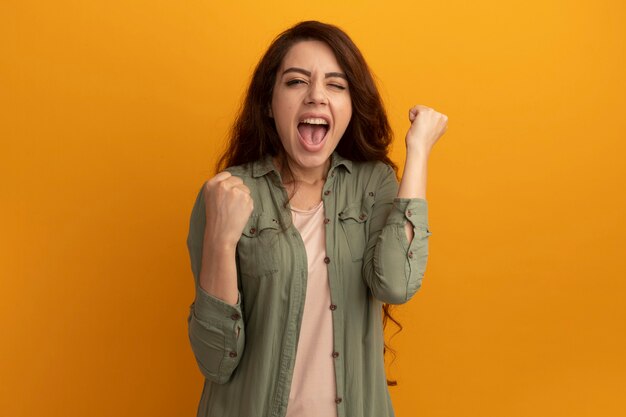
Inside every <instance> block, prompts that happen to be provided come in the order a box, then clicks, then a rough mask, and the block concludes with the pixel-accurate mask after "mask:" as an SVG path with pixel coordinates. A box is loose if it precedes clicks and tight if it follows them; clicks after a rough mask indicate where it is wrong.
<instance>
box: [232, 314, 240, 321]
mask: <svg viewBox="0 0 626 417" xmlns="http://www.w3.org/2000/svg"><path fill="white" fill-rule="evenodd" d="M230 318H231V319H233V320H239V319H240V318H241V316H240V315H239V313H233V315H232V316H230Z"/></svg>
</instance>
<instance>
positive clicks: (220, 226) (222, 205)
mask: <svg viewBox="0 0 626 417" xmlns="http://www.w3.org/2000/svg"><path fill="white" fill-rule="evenodd" d="M203 194H204V204H205V212H206V230H205V233H206V234H208V236H209V237H210V238H211V242H212V243H213V244H216V245H227V246H230V247H235V246H237V242H238V241H239V238H240V237H241V233H242V232H243V228H244V227H245V225H246V223H247V222H248V219H249V218H250V214H252V210H253V209H254V204H253V201H252V197H251V196H250V189H249V188H248V187H246V185H245V184H244V183H243V180H242V179H241V178H239V177H235V176H233V175H231V174H230V173H229V172H227V171H223V172H220V173H219V174H217V175H216V176H214V177H213V178H211V179H210V180H208V181H207V182H206V184H205V185H204V189H203Z"/></svg>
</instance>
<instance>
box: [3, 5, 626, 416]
mask: <svg viewBox="0 0 626 417" xmlns="http://www.w3.org/2000/svg"><path fill="white" fill-rule="evenodd" d="M625 8H626V6H625V5H624V2H623V1H621V0H598V1H594V2H588V1H585V2H583V1H556V0H541V1H539V0H527V1H495V0H492V1H487V0H476V1H473V2H469V1H460V0H455V1H428V2H427V1H416V0H412V1H408V2H380V1H377V2H373V1H364V2H356V1H353V2H350V3H344V2H339V1H318V2H305V3H302V2H294V1H275V2H247V3H245V2H240V1H239V2H228V3H227V2H210V1H155V0H150V1H148V0H142V1H120V0H109V1H102V0H100V1H78V0H75V1H70V0H59V1H32V0H31V1H24V0H22V1H18V0H8V1H6V0H5V1H2V2H1V3H0V100H1V102H0V104H1V108H0V138H1V145H0V195H1V198H2V200H1V204H0V245H1V246H0V262H1V263H0V274H1V281H0V285H1V286H0V297H1V298H0V338H1V343H0V415H2V416H6V417H18V416H19V417H21V416H39V415H47V416H92V417H99V416H191V415H195V414H194V413H195V409H196V406H197V402H198V399H199V396H200V391H201V375H200V373H199V371H198V370H197V368H196V365H195V362H194V359H193V356H192V353H191V350H190V347H189V344H188V340H187V333H186V332H187V330H186V318H187V313H188V306H189V304H190V303H191V301H192V298H193V284H192V275H191V271H190V267H189V261H188V258H187V252H186V247H185V239H186V233H187V225H188V218H189V214H190V210H191V207H192V204H193V201H194V198H195V195H196V192H197V191H198V189H199V187H200V185H201V184H202V182H203V181H204V180H205V179H206V178H208V177H209V176H211V175H212V167H213V163H214V161H215V159H216V155H217V154H218V151H219V150H220V149H221V148H222V146H223V141H224V138H225V135H226V132H227V129H228V127H229V124H230V122H231V121H232V118H233V115H234V114H235V111H236V109H237V106H238V103H239V101H240V99H241V97H242V94H243V92H244V88H245V86H246V84H247V81H248V79H249V75H250V73H251V71H252V69H253V67H254V65H255V64H256V62H257V60H258V59H259V57H260V56H261V54H262V53H263V51H264V50H265V48H266V47H267V46H268V44H269V42H270V41H271V39H272V38H273V37H274V36H275V35H276V34H277V33H278V32H279V31H281V30H283V29H285V28H286V27H288V26H290V25H292V24H293V23H295V22H297V21H299V20H305V19H311V18H313V19H319V20H322V21H327V22H332V23H335V24H337V25H339V26H341V27H343V28H344V29H345V30H346V31H347V32H348V33H349V34H350V35H351V36H352V37H353V39H354V40H355V42H356V43H357V44H358V45H359V46H360V48H361V49H362V51H363V53H364V54H365V56H366V58H367V59H368V61H369V63H370V65H371V67H372V69H373V70H374V72H375V74H376V75H377V77H378V79H379V80H380V83H381V89H382V93H383V96H384V98H385V102H386V104H387V107H388V110H389V114H390V118H391V121H392V124H393V127H394V131H395V132H396V141H395V144H394V149H393V159H394V160H395V161H397V162H402V157H403V152H404V151H403V137H404V133H405V131H406V129H407V127H408V121H407V110H408V108H409V107H410V106H412V105H413V104H418V103H419V104H425V105H428V106H431V107H434V108H435V109H437V110H438V111H441V112H443V113H445V114H447V115H448V116H449V118H450V121H449V129H448V132H447V133H446V135H445V136H444V137H443V138H442V139H441V140H440V142H439V143H438V144H437V145H436V146H435V148H434V151H433V153H432V156H431V159H430V164H429V178H428V201H429V210H430V217H429V220H430V226H431V231H432V233H433V235H432V236H431V238H430V239H431V240H430V245H431V246H430V254H431V255H430V259H429V262H428V269H427V272H426V277H425V280H424V284H423V288H422V290H421V292H419V293H418V295H417V296H416V297H415V298H414V299H413V300H412V301H411V302H410V303H409V304H407V305H405V306H402V307H400V308H399V309H397V310H396V312H397V315H398V316H399V317H400V319H401V321H402V322H403V324H404V326H405V329H404V331H403V332H402V333H400V334H399V335H398V336H397V337H395V338H394V339H393V342H392V344H393V346H394V347H395V348H396V349H397V350H398V358H397V360H396V361H395V363H394V364H393V365H392V366H391V370H390V372H391V373H390V376H391V377H393V378H397V379H398V380H399V384H400V385H399V386H398V387H396V388H392V390H391V392H392V397H393V400H394V403H395V407H396V412H397V415H398V416H401V417H407V416H427V417H439V416H441V417H444V416H445V417H448V416H449V417H459V416H463V417H471V416H477V417H478V416H480V417H491V416H493V417H496V416H498V417H499V416H507V417H515V416H529V417H530V416H533V417H542V416H568V417H577V416H594V417H596V416H618V415H626V354H625V352H626V245H625V244H624V236H625V234H626V221H625V219H626V216H625V214H626V192H625V191H624V188H625V185H626V163H625V162H624V161H625V157H626V152H625V151H626V145H625V140H626V134H625V133H624V132H626V117H625V116H624V112H625V111H626V82H625V77H624V74H626V65H625V52H626V48H625V45H624V41H625V40H626V19H625V17H626V11H625Z"/></svg>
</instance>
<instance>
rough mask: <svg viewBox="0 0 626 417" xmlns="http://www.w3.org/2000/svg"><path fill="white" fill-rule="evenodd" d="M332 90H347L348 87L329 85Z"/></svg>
mask: <svg viewBox="0 0 626 417" xmlns="http://www.w3.org/2000/svg"><path fill="white" fill-rule="evenodd" d="M328 85H329V86H330V87H332V88H336V89H337V90H345V89H346V87H345V86H343V85H341V84H328Z"/></svg>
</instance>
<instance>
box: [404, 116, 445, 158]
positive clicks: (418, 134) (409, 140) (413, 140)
mask: <svg viewBox="0 0 626 417" xmlns="http://www.w3.org/2000/svg"><path fill="white" fill-rule="evenodd" d="M409 120H410V122H411V127H410V128H409V131H408V132H407V134H406V148H407V152H423V153H424V154H425V155H428V154H429V153H430V151H431V149H432V147H433V145H434V144H435V143H436V142H437V140H438V139H439V138H440V137H441V136H442V135H443V134H444V133H445V132H446V130H447V129H448V116H446V115H445V114H442V113H439V112H436V111H435V110H433V109H431V108H430V107H426V106H421V105H417V106H415V107H413V108H411V109H410V110H409Z"/></svg>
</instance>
